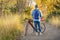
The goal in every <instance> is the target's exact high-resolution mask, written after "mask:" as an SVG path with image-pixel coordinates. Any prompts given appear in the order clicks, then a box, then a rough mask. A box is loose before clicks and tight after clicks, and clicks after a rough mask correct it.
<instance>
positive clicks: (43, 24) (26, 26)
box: [25, 18, 46, 36]
mask: <svg viewBox="0 0 60 40" xmlns="http://www.w3.org/2000/svg"><path fill="white" fill-rule="evenodd" d="M29 25H30V26H31V28H32V29H33V32H34V26H33V20H32V19H28V18H25V36H26V35H27V34H28V30H29V29H28V28H29ZM40 25H41V26H40V28H41V31H42V33H44V32H45V30H46V27H45V23H44V20H41V23H40ZM30 30H31V29H30ZM38 33H39V32H38Z"/></svg>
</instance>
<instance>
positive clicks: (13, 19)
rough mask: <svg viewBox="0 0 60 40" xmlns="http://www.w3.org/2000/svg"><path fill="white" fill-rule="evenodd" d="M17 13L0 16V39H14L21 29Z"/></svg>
mask: <svg viewBox="0 0 60 40" xmlns="http://www.w3.org/2000/svg"><path fill="white" fill-rule="evenodd" d="M23 29H24V28H23V26H22V24H21V21H20V16H19V15H9V16H5V17H4V16H3V17H1V18H0V40H14V38H15V36H17V35H19V34H20V32H22V31H23Z"/></svg>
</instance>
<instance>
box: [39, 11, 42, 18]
mask: <svg viewBox="0 0 60 40" xmlns="http://www.w3.org/2000/svg"><path fill="white" fill-rule="evenodd" d="M39 14H40V18H42V11H41V10H40V11H39Z"/></svg>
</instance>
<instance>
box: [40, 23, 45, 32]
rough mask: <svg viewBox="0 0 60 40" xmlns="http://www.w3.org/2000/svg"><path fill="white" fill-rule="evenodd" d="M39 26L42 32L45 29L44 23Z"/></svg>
mask: <svg viewBox="0 0 60 40" xmlns="http://www.w3.org/2000/svg"><path fill="white" fill-rule="evenodd" d="M40 28H41V32H42V33H44V32H45V30H46V27H45V24H44V23H41V26H40Z"/></svg>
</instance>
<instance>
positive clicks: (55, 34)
mask: <svg viewBox="0 0 60 40" xmlns="http://www.w3.org/2000/svg"><path fill="white" fill-rule="evenodd" d="M29 32H30V33H29V35H27V36H24V37H23V39H22V40H60V30H58V29H57V28H56V27H53V26H51V25H49V24H46V31H45V32H44V33H43V35H39V36H36V35H34V34H32V32H31V28H30V31H29Z"/></svg>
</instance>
